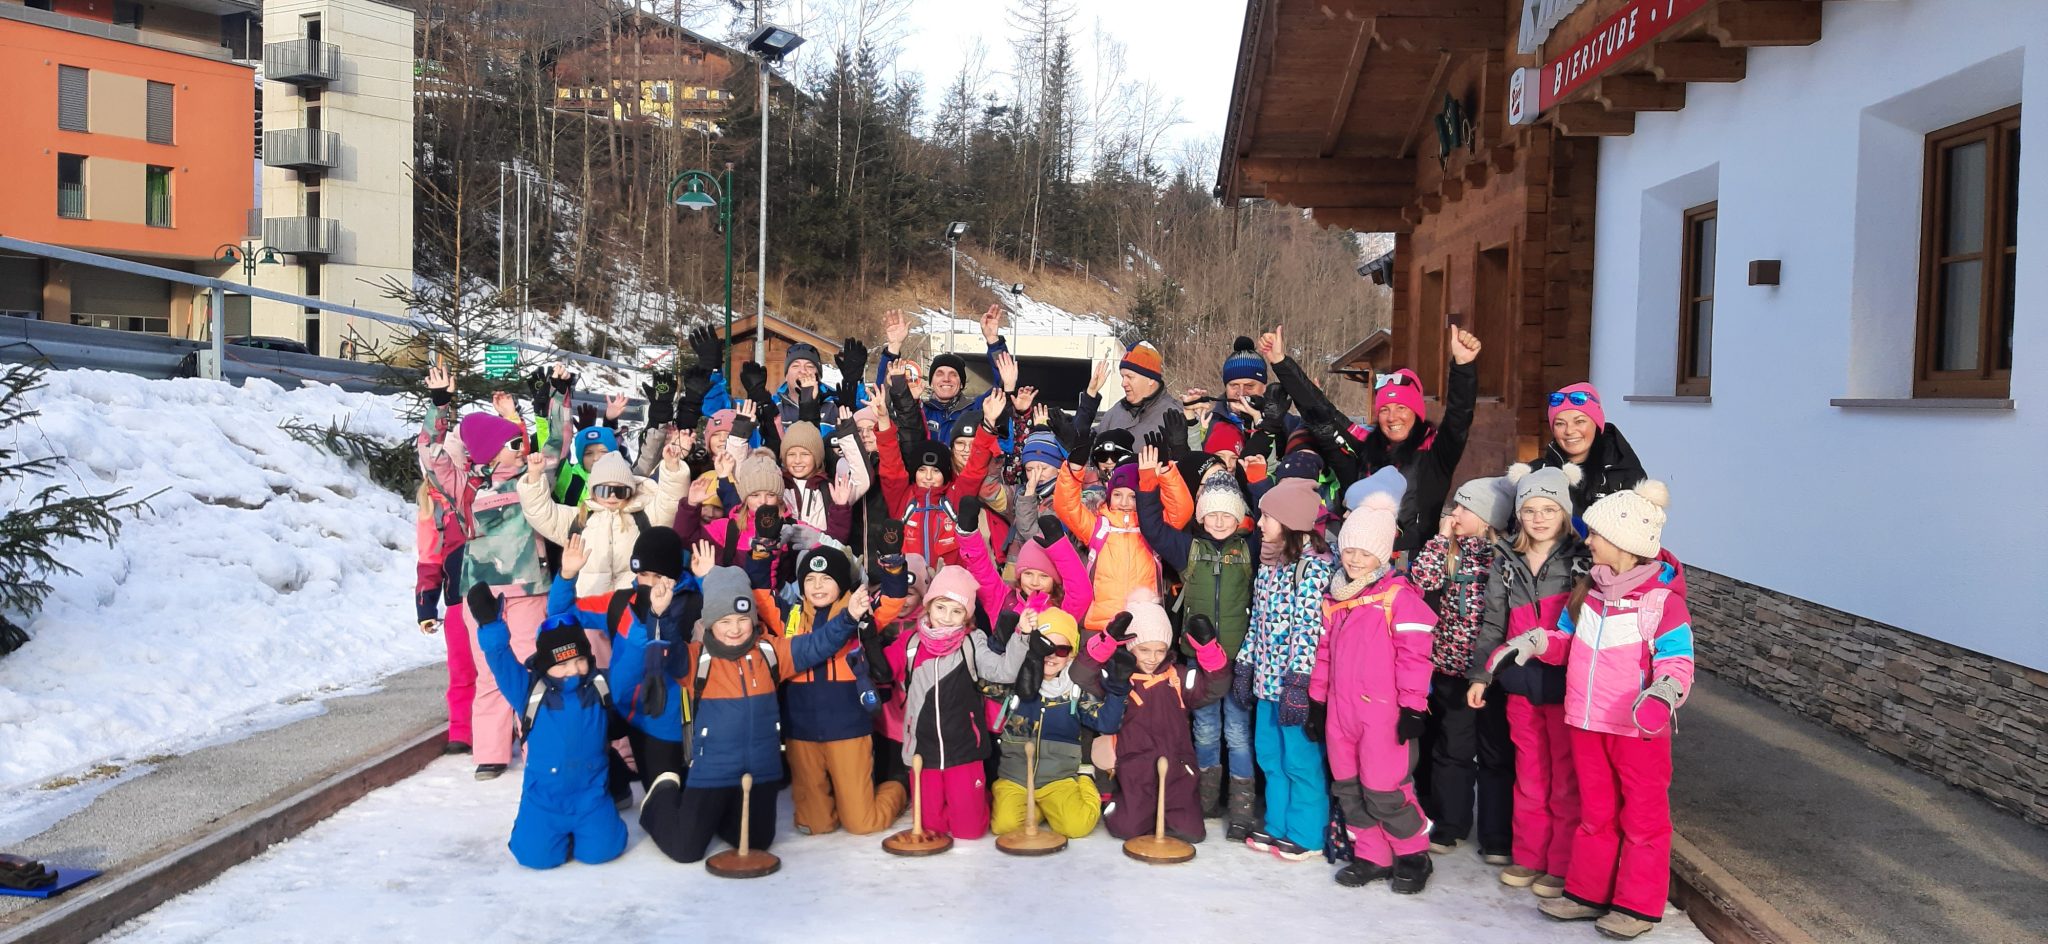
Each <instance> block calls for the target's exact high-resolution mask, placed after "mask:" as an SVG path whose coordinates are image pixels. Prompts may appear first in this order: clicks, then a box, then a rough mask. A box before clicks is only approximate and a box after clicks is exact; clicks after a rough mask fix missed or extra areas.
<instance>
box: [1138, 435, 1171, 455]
mask: <svg viewBox="0 0 2048 944" xmlns="http://www.w3.org/2000/svg"><path fill="white" fill-rule="evenodd" d="M1144 445H1147V446H1151V447H1152V448H1153V449H1154V450H1156V451H1157V452H1158V453H1159V458H1161V459H1168V458H1171V457H1172V454H1171V453H1169V452H1168V451H1167V449H1166V434H1165V433H1161V432H1151V433H1146V434H1145V442H1144Z"/></svg>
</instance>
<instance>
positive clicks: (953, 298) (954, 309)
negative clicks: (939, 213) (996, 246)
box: [946, 220, 967, 354]
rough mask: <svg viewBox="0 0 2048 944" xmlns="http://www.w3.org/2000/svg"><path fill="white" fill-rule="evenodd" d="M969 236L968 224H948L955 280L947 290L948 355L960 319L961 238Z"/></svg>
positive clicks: (947, 233)
mask: <svg viewBox="0 0 2048 944" xmlns="http://www.w3.org/2000/svg"><path fill="white" fill-rule="evenodd" d="M965 235H967V224H966V223H962V222H960V221H959V220H954V221H953V222H951V223H947V224H946V245H947V246H948V247H949V248H950V249H951V251H952V254H953V278H952V282H951V285H950V287H949V288H947V289H946V296H947V302H946V353H948V354H951V353H953V335H954V333H955V332H954V330H953V329H954V328H956V327H958V325H956V324H954V320H955V319H957V318H959V317H960V237H962V236H965Z"/></svg>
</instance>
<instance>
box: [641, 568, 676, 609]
mask: <svg viewBox="0 0 2048 944" xmlns="http://www.w3.org/2000/svg"><path fill="white" fill-rule="evenodd" d="M675 599H676V582H675V581H674V580H673V579H671V578H669V577H667V576H665V575H657V576H656V577H655V578H654V585H653V586H651V587H648V588H647V602H648V603H651V604H653V605H654V612H656V613H666V612H668V605H669V604H670V603H673V602H675Z"/></svg>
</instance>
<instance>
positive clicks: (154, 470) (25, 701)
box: [0, 370, 444, 819]
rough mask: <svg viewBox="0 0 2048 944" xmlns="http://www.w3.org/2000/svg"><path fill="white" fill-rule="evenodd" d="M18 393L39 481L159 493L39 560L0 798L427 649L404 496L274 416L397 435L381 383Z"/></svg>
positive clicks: (191, 735)
mask: <svg viewBox="0 0 2048 944" xmlns="http://www.w3.org/2000/svg"><path fill="white" fill-rule="evenodd" d="M32 396H33V402H34V404H35V406H36V407H37V408H38V409H40V410H41V411H42V415H41V416H40V417H38V418H36V419H34V420H31V421H29V422H27V423H24V424H22V425H21V426H19V427H18V428H17V429H16V430H15V431H13V432H12V433H10V435H11V436H13V438H15V439H17V440H18V442H17V443H15V444H14V445H15V446H16V447H17V448H19V449H20V450H21V452H22V453H23V455H24V457H26V458H34V457H39V456H57V457H61V458H62V459H63V462H62V464H61V466H60V468H59V469H58V470H57V473H56V475H55V476H54V480H56V481H62V482H64V483H65V484H67V485H70V486H72V487H73V488H74V490H76V491H78V492H84V493H105V492H111V491H114V490H116V489H124V488H125V489H127V490H128V495H127V497H128V498H129V499H136V498H142V497H144V496H149V495H152V494H153V493H158V492H159V491H160V492H161V493H160V494H154V497H151V498H150V499H149V507H148V509H147V510H145V511H141V512H140V513H139V514H135V515H131V516H130V517H128V519H127V521H126V524H125V525H124V527H123V528H122V531H121V536H120V539H119V541H118V542H117V543H116V544H115V545H114V546H113V547H108V546H107V545H105V544H88V545H69V546H65V547H63V548H61V549H60V550H59V551H58V557H59V559H61V560H63V561H64V562H65V563H67V564H69V565H70V566H72V567H74V568H76V569H77V570H78V573H76V574H72V575H57V576H55V577H54V578H53V579H52V580H51V584H52V585H53V587H54V588H55V592H53V593H52V594H51V595H50V598H49V600H48V602H47V603H46V605H45V606H44V608H43V611H42V613H41V614H40V615H38V616H37V617H36V619H35V621H34V622H33V623H31V624H29V627H28V628H29V632H30V634H31V635H32V636H33V637H34V641H32V642H30V643H29V644H28V645H27V646H26V647H24V648H22V649H21V650H20V651H18V652H15V653H13V654H12V655H9V656H7V657H6V658H5V659H0V796H4V797H12V799H9V800H4V801H0V819H4V818H5V816H6V814H7V813H8V812H9V811H10V810H11V809H13V808H15V807H17V806H18V805H19V804H21V803H26V802H32V799H31V797H30V795H31V794H34V793H37V792H39V791H33V790H25V789H23V788H27V787H34V786H37V785H47V784H46V782H47V781H49V780H50V779H51V778H53V777H57V776H59V775H65V774H76V773H78V772H80V771H82V770H86V769H88V768H93V767H96V766H99V765H108V766H109V767H112V766H126V765H128V764H131V763H132V762H134V761H135V760H137V759H139V758H142V757H144V756H146V755H149V754H153V753H162V752H175V751H178V750H180V749H181V748H184V747H188V746H190V745H192V744H194V743H196V742H200V741H204V740H207V739H210V738H213V737H217V736H219V735H220V734H221V733H223V732H225V731H229V730H233V729H239V728H245V727H247V726H249V725H251V724H261V723H263V721H264V719H266V718H274V717H276V716H279V715H289V714H293V713H298V714H303V713H305V712H306V711H307V710H308V708H307V706H306V705H305V704H304V703H305V701H306V696H307V695H308V694H309V693H313V694H317V693H323V692H332V691H336V690H338V689H341V688H345V687H348V686H355V685H361V684H363V683H366V682H369V681H372V680H375V679H377V678H380V677H382V676H384V675H387V674H389V673H391V672H394V671H398V670H401V669H406V668H410V667H413V666H418V665H423V664H426V663H429V662H432V661H435V660H436V659H439V658H441V657H442V655H443V652H444V649H443V644H442V642H441V640H440V638H439V637H433V636H424V635H422V634H421V633H420V632H419V629H418V628H417V626H416V625H415V623H414V620H413V612H412V586H413V566H414V542H415V537H414V529H413V528H414V526H413V521H414V512H413V507H414V506H413V503H412V497H411V496H409V495H408V496H398V495H394V494H392V493H391V492H389V491H387V490H385V489H383V488H381V487H380V486H378V485H376V484H375V483H373V482H371V481H370V480H369V479H368V478H367V477H366V476H365V475H364V474H363V473H362V472H361V471H359V470H357V469H354V468H351V467H350V466H349V465H348V464H347V463H345V462H344V461H342V460H341V459H339V458H337V457H335V456H333V455H331V454H329V453H327V452H325V451H324V450H321V449H319V448H316V447H314V446H310V445H306V444H304V443H301V442H298V441H297V440H294V439H293V438H292V437H291V436H290V435H289V434H288V433H286V432H285V431H284V430H283V429H280V428H279V427H278V424H279V423H280V422H281V421H284V420H298V421H302V422H306V423H312V424H317V425H319V426H322V427H325V426H327V425H328V424H330V423H333V422H335V421H345V422H346V423H347V424H348V426H349V427H350V428H352V429H356V430H359V431H362V432H365V433H370V434H373V435H376V436H379V437H382V438H389V439H399V438H409V434H410V433H411V432H412V431H413V429H414V427H412V426H410V425H408V424H407V423H406V422H405V421H404V420H402V419H401V418H400V417H399V416H398V415H397V414H396V413H395V412H394V408H395V404H396V401H395V400H394V399H393V398H389V397H380V396H377V395H373V394H366V393H347V392H344V391H342V390H340V389H338V388H335V387H330V386H325V385H319V384H312V385H308V386H306V387H303V388H300V389H297V390H285V389H283V388H280V387H278V386H277V385H276V384H273V383H270V382H268V381H263V380H251V381H249V382H248V385H247V386H244V387H233V386H229V385H227V384H224V383H219V382H215V381H206V380H144V379H142V378H139V377H131V376H127V375H125V374H113V373H104V372H100V371H84V370H78V371H55V372H51V373H50V374H49V375H48V386H46V387H45V388H44V389H42V390H40V391H38V392H36V393H35V394H33V395H32ZM39 486H40V483H30V484H29V485H28V486H27V488H26V489H23V490H22V491H20V492H16V493H13V494H6V495H4V496H0V497H4V498H5V500H7V501H8V502H10V503H12V502H18V501H20V500H21V498H22V495H23V494H24V493H32V492H33V491H35V490H36V489H37V488H38V487H39ZM107 769H108V768H107V767H101V770H100V773H101V774H104V773H105V772H106V770H107Z"/></svg>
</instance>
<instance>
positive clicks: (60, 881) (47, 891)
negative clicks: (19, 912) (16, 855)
mask: <svg viewBox="0 0 2048 944" xmlns="http://www.w3.org/2000/svg"><path fill="white" fill-rule="evenodd" d="M99 874H100V873H99V870H97V869H58V870H57V884H55V885H52V886H50V887H48V888H38V889H36V890H35V891H23V890H21V889H17V888H0V895H13V896H15V897H17V898H50V897H53V896H56V895H61V894H63V893H65V892H68V891H70V890H72V889H74V888H77V887H78V885H79V883H80V882H83V881H85V880H86V879H89V878H95V877H97V876H98V875H99Z"/></svg>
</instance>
